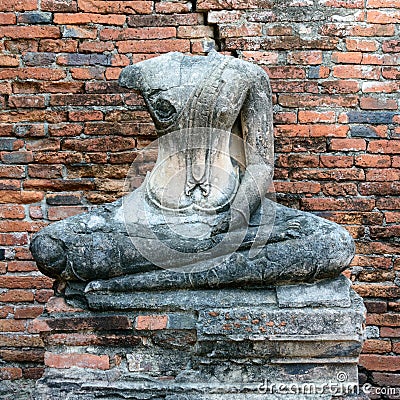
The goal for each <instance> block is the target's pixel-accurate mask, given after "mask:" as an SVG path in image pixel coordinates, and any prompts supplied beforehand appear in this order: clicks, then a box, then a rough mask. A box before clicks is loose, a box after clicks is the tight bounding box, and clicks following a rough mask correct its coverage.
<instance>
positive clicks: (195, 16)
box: [128, 13, 204, 28]
mask: <svg viewBox="0 0 400 400" xmlns="http://www.w3.org/2000/svg"><path fill="white" fill-rule="evenodd" d="M202 24H204V16H203V14H201V13H190V14H170V15H166V14H164V15H160V14H158V15H157V14H152V15H132V16H129V17H128V26H133V27H134V28H138V27H146V28H148V27H152V28H155V27H159V26H188V25H202Z"/></svg>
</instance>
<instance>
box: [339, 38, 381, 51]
mask: <svg viewBox="0 0 400 400" xmlns="http://www.w3.org/2000/svg"><path fill="white" fill-rule="evenodd" d="M346 48H347V50H348V51H376V50H378V48H379V43H378V42H377V41H376V40H370V39H352V38H348V39H346Z"/></svg>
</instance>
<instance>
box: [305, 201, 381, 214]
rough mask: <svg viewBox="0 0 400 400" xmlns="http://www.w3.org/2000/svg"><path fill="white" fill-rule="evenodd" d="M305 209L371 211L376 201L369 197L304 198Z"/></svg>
mask: <svg viewBox="0 0 400 400" xmlns="http://www.w3.org/2000/svg"><path fill="white" fill-rule="evenodd" d="M302 205H303V207H304V209H305V210H310V211H318V210H321V211H324V210H348V211H356V210H359V211H371V210H372V209H373V208H374V207H375V201H374V200H369V199H357V198H349V199H332V198H310V199H302Z"/></svg>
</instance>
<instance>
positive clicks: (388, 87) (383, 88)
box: [362, 82, 399, 93]
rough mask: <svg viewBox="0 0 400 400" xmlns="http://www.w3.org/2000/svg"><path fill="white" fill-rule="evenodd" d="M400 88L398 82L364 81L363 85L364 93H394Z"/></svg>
mask: <svg viewBox="0 0 400 400" xmlns="http://www.w3.org/2000/svg"><path fill="white" fill-rule="evenodd" d="M398 90H399V84H398V83H397V82H364V83H363V85H362V91H363V92H364V93H394V92H397V91H398Z"/></svg>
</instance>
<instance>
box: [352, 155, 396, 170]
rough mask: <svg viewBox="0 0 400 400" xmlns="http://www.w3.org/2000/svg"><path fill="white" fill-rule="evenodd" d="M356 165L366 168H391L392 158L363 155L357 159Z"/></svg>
mask: <svg viewBox="0 0 400 400" xmlns="http://www.w3.org/2000/svg"><path fill="white" fill-rule="evenodd" d="M355 165H357V166H359V167H366V168H389V167H390V166H391V158H390V156H381V155H379V156H378V155H374V154H362V155H360V156H357V157H356V158H355Z"/></svg>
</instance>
